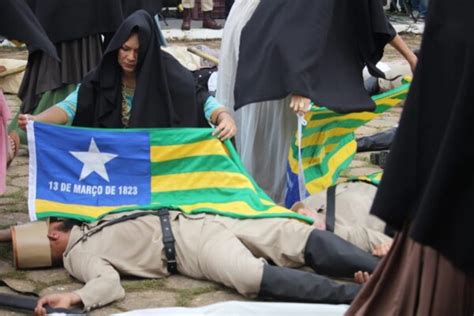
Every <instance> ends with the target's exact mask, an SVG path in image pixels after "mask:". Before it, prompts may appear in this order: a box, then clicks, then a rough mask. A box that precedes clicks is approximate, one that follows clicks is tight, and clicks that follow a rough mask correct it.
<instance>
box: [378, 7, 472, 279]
mask: <svg viewBox="0 0 474 316" xmlns="http://www.w3.org/2000/svg"><path fill="white" fill-rule="evenodd" d="M472 12H474V2H472V1H471V0H453V1H449V2H447V1H434V2H433V3H430V12H429V14H428V20H427V23H426V28H425V31H424V38H423V42H422V46H421V53H420V54H421V55H420V58H419V62H418V65H417V68H416V72H415V76H414V81H413V83H412V85H411V90H410V93H409V95H408V99H407V102H406V105H405V108H404V111H403V115H402V117H401V121H400V126H399V128H398V131H397V136H396V138H395V141H394V143H393V145H392V147H391V152H390V155H389V158H388V163H387V166H386V169H385V172H384V176H383V179H382V182H381V185H380V188H379V191H378V194H377V195H376V198H375V201H374V204H373V207H372V213H373V214H374V215H377V216H379V217H380V218H382V219H383V220H385V221H386V222H387V223H388V224H390V225H391V226H393V227H394V228H396V229H398V230H401V229H402V227H403V225H404V224H405V223H407V222H410V223H411V231H410V237H412V238H413V239H414V240H415V241H418V242H419V243H421V244H423V245H427V246H430V247H433V248H435V249H436V250H438V251H439V252H440V253H441V254H442V255H444V256H445V257H447V258H448V259H449V260H450V261H451V262H453V263H454V265H455V266H457V267H458V268H459V269H461V270H463V271H464V272H466V273H467V274H470V275H471V276H472V275H474V233H473V223H474V164H473V161H474V147H473V145H472V137H473V135H474V124H473V122H474V106H473V105H474V88H473V87H474V38H473V37H472V36H471V35H470V34H473V33H472V32H473V31H474V19H473V18H472Z"/></svg>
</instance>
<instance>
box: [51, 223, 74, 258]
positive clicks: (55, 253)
mask: <svg viewBox="0 0 474 316" xmlns="http://www.w3.org/2000/svg"><path fill="white" fill-rule="evenodd" d="M74 225H78V221H75V220H71V219H66V220H55V219H53V220H51V221H50V223H49V227H48V239H49V245H50V248H51V259H52V261H53V265H59V264H61V263H62V259H63V254H64V251H66V247H67V244H68V242H69V235H70V233H71V229H72V228H73V227H74Z"/></svg>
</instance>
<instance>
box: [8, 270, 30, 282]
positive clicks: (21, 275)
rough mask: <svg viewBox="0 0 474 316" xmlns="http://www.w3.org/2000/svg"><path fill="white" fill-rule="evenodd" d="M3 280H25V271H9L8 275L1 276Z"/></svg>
mask: <svg viewBox="0 0 474 316" xmlns="http://www.w3.org/2000/svg"><path fill="white" fill-rule="evenodd" d="M2 277H3V278H9V279H18V280H26V279H27V278H26V272H25V271H20V270H15V271H11V272H8V273H5V274H3V275H2Z"/></svg>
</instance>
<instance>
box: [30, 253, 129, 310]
mask: <svg viewBox="0 0 474 316" xmlns="http://www.w3.org/2000/svg"><path fill="white" fill-rule="evenodd" d="M64 267H65V268H66V270H67V271H68V272H69V273H70V274H71V275H72V276H74V277H75V278H77V279H78V280H80V281H82V282H85V283H86V284H85V285H84V287H83V288H81V289H79V290H77V291H74V292H70V293H62V294H52V295H48V296H45V297H44V298H42V299H41V300H40V301H39V302H38V306H37V309H38V310H39V309H41V308H42V305H43V304H45V303H47V304H49V305H50V306H51V307H61V308H70V307H71V306H72V305H78V304H82V305H83V306H84V309H85V310H86V311H90V310H91V309H93V308H97V307H100V306H103V305H106V304H108V303H110V302H113V301H115V300H118V299H120V298H123V297H124V296H125V291H124V289H123V288H122V286H121V284H120V275H119V273H118V272H117V271H116V270H115V269H114V267H112V266H111V265H110V263H109V262H107V261H106V260H104V259H102V258H99V257H97V256H93V255H90V254H88V253H83V252H80V251H73V252H71V253H69V254H68V256H67V257H66V258H65V259H64ZM51 303H52V304H53V305H52V304H51ZM39 315H41V314H39Z"/></svg>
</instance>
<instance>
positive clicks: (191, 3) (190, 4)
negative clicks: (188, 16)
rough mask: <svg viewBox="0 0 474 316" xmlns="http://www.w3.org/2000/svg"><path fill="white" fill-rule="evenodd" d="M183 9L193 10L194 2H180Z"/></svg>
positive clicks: (188, 0) (186, 0) (191, 0)
mask: <svg viewBox="0 0 474 316" xmlns="http://www.w3.org/2000/svg"><path fill="white" fill-rule="evenodd" d="M181 4H182V5H183V8H185V9H192V8H194V0H183V1H181Z"/></svg>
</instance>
